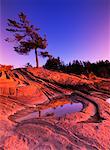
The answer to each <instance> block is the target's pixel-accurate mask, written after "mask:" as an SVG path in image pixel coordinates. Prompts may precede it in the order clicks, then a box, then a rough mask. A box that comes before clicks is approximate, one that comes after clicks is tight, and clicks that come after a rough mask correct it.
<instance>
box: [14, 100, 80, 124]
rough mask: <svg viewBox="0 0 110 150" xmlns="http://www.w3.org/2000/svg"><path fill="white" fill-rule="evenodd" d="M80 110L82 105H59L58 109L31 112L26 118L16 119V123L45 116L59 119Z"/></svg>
mask: <svg viewBox="0 0 110 150" xmlns="http://www.w3.org/2000/svg"><path fill="white" fill-rule="evenodd" d="M82 109H83V104H82V103H68V104H64V105H60V106H58V107H52V108H46V109H43V110H39V111H37V112H32V113H30V114H28V115H26V116H23V117H21V118H18V119H16V121H22V120H27V119H32V118H39V117H46V116H55V117H58V118H60V117H63V116H66V114H70V113H73V112H79V111H81V110H82Z"/></svg>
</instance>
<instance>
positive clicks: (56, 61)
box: [43, 57, 110, 78]
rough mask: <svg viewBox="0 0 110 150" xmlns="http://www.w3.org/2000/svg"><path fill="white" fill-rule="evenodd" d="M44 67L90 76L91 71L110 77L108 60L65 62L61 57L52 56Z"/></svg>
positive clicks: (97, 74) (100, 75)
mask: <svg viewBox="0 0 110 150" xmlns="http://www.w3.org/2000/svg"><path fill="white" fill-rule="evenodd" d="M43 67H44V68H46V69H50V70H55V71H62V72H65V73H74V74H77V75H81V74H84V75H87V76H88V75H89V74H90V73H92V74H94V75H96V76H99V77H106V78H109V77H110V62H109V61H108V60H106V61H103V60H101V61H98V62H96V63H91V62H89V61H79V60H73V62H69V64H64V62H62V61H61V60H60V58H59V57H58V58H54V57H52V58H51V59H48V60H47V62H46V64H45V65H44V66H43Z"/></svg>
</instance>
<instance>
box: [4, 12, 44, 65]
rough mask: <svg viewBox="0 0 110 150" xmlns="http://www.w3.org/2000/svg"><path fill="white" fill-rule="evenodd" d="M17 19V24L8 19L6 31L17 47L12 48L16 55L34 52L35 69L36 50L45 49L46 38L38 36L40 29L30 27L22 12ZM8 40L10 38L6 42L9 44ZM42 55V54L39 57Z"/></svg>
mask: <svg viewBox="0 0 110 150" xmlns="http://www.w3.org/2000/svg"><path fill="white" fill-rule="evenodd" d="M18 17H19V22H18V21H16V20H11V19H8V28H7V29H6V30H7V31H9V32H12V33H13V37H14V39H13V40H12V41H15V42H17V46H16V47H14V50H15V51H16V52H17V53H19V54H21V55H23V54H28V53H29V52H30V51H31V50H34V51H35V56H36V67H38V66H39V64H38V49H39V48H40V49H42V50H43V49H45V48H46V47H47V40H46V36H44V37H43V38H42V37H41V36H40V34H39V30H40V29H39V28H36V27H35V26H34V25H31V24H30V22H29V21H28V19H27V16H26V15H25V14H24V13H23V12H21V13H20V14H18ZM10 39H11V38H7V39H6V41H8V42H10V41H11V40H10ZM40 53H41V52H40ZM44 53H45V52H44ZM42 54H43V52H42V53H41V55H42Z"/></svg>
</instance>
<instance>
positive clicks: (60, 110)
mask: <svg viewBox="0 0 110 150" xmlns="http://www.w3.org/2000/svg"><path fill="white" fill-rule="evenodd" d="M82 108H83V105H82V103H73V104H72V103H71V104H65V105H61V106H58V107H56V108H48V109H44V110H42V111H41V116H48V115H49V114H50V115H55V116H56V117H61V116H65V115H66V114H70V113H72V112H79V111H81V110H82Z"/></svg>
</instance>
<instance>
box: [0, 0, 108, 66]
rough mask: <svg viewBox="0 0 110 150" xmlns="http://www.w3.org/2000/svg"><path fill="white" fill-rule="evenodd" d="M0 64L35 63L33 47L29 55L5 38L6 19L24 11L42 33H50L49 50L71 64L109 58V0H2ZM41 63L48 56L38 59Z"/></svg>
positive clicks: (48, 34) (0, 4)
mask: <svg viewBox="0 0 110 150" xmlns="http://www.w3.org/2000/svg"><path fill="white" fill-rule="evenodd" d="M0 7H1V8H0V10H1V12H0V64H8V65H9V64H10V65H14V66H15V67H23V65H25V64H26V63H27V62H30V63H31V64H32V65H34V66H35V56H34V51H33V50H32V51H31V52H30V54H29V55H27V56H25V55H23V56H22V55H19V54H18V53H16V52H14V50H13V46H14V43H7V42H5V41H4V39H5V38H6V37H8V36H11V35H12V34H11V33H7V31H5V29H6V27H7V18H10V19H16V18H18V16H17V14H18V13H19V12H21V11H23V12H24V13H25V14H27V16H28V19H29V20H30V21H31V23H32V24H34V25H35V26H38V27H40V29H41V30H40V33H41V35H43V34H44V33H45V34H46V35H47V40H48V47H47V50H48V51H49V52H50V54H52V55H53V56H55V57H57V56H60V58H61V59H62V60H63V61H64V62H65V63H68V62H69V61H72V60H74V59H79V60H89V61H91V62H95V61H98V60H102V59H103V60H106V59H108V60H110V0H0ZM39 60H40V65H42V64H44V63H45V61H46V59H44V60H43V59H42V58H39Z"/></svg>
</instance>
